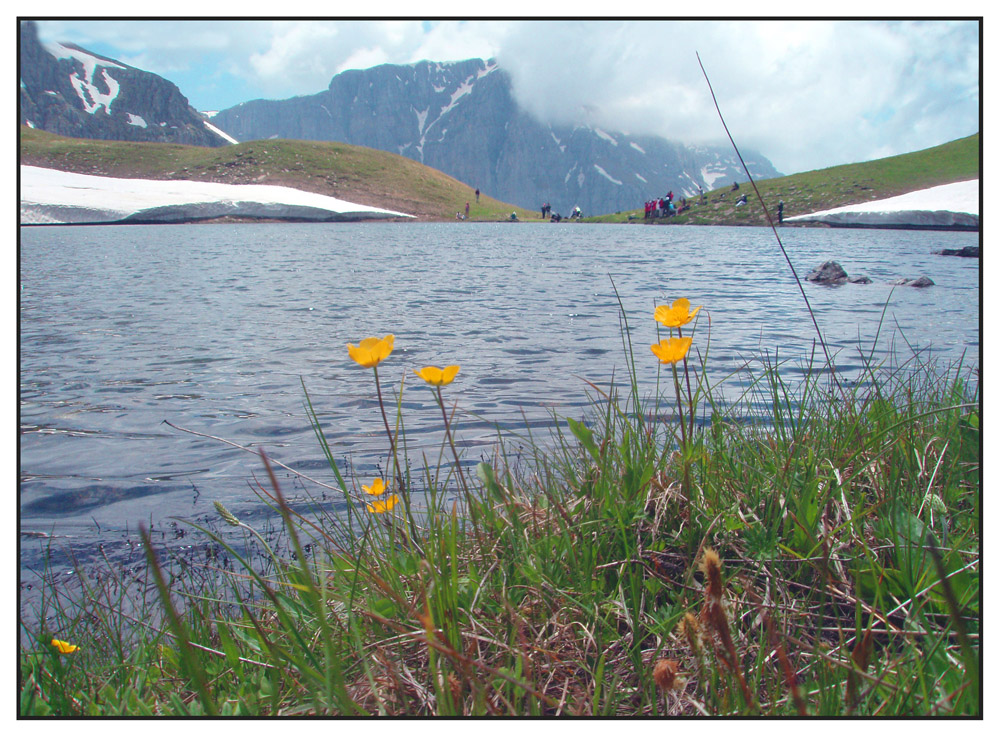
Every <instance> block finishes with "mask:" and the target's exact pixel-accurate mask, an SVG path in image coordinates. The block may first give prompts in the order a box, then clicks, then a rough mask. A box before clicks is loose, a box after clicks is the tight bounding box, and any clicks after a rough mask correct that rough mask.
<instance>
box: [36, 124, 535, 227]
mask: <svg viewBox="0 0 1000 737" xmlns="http://www.w3.org/2000/svg"><path fill="white" fill-rule="evenodd" d="M20 158H21V163H22V164H29V165H32V166H41V167H47V168H53V169H59V170H62V171H71V172H76V173H79V174H94V175H98V176H111V177H123V178H126V179H190V180H193V181H206V182H225V183H229V184H274V185H281V186H287V187H294V188H296V189H302V190H305V191H307V192H316V193H318V194H324V195H328V196H330V197H338V198H340V199H344V200H347V201H348V202H356V203H358V204H362V205H370V206H372V207H382V208H386V209H390V210H395V211H397V212H403V213H407V214H411V215H416V216H417V217H419V218H421V219H424V220H428V219H429V220H435V219H436V220H440V219H447V220H454V219H455V214H456V213H457V212H464V210H465V203H466V202H468V203H469V218H470V219H471V220H486V221H500V220H506V219H507V218H508V217H509V215H510V213H511V212H517V214H518V217H519V219H521V220H540V216H539V214H538V213H537V212H535V211H533V210H527V209H525V208H523V207H517V206H515V205H511V204H509V203H506V202H501V201H499V200H495V199H493V198H491V197H489V196H487V195H485V194H483V195H482V196H481V197H480V201H479V202H478V203H477V202H476V197H475V189H474V188H472V187H469V186H468V185H466V184H463V183H462V182H459V181H458V180H457V179H453V178H452V177H449V176H447V175H446V174H443V173H441V172H439V171H437V170H436V169H432V168H430V167H428V166H424V165H423V164H420V163H417V162H416V161H413V160H412V159H408V158H406V157H405V156H397V155H395V154H390V153H386V152H384V151H376V150H375V149H370V148H365V147H363V146H351V145H348V144H346V143H328V142H316V141H289V140H282V139H275V140H267V141H249V142H247V143H240V144H236V145H232V146H223V147H221V148H204V147H200V146H182V145H178V144H169V143H130V142H126V141H97V140H91V139H83V138H67V137H64V136H57V135H54V134H52V133H47V132H45V131H40V130H35V129H32V128H28V127H27V126H21V138H20Z"/></svg>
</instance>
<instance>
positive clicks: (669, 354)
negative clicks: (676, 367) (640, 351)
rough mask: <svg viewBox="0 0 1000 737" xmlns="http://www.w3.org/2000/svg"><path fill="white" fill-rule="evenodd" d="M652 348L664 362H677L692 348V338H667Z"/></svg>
mask: <svg viewBox="0 0 1000 737" xmlns="http://www.w3.org/2000/svg"><path fill="white" fill-rule="evenodd" d="M649 348H650V350H652V351H653V354H654V355H655V356H656V357H657V358H659V359H660V360H661V361H662V362H663V363H677V362H678V361H680V360H681V359H682V358H684V357H685V356H686V355H687V353H688V351H689V350H690V349H691V339H690V338H666V339H665V340H661V341H660V342H659V343H654V344H653V345H651V346H650V347H649Z"/></svg>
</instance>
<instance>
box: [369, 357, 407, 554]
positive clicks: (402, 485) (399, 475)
mask: <svg viewBox="0 0 1000 737" xmlns="http://www.w3.org/2000/svg"><path fill="white" fill-rule="evenodd" d="M372 371H374V372H375V391H376V392H377V393H378V406H379V409H380V410H382V422H383V423H384V424H385V434H386V435H387V436H388V437H389V449H390V450H391V451H392V460H393V463H394V464H395V469H396V484H397V486H398V487H399V493H400V494H402V496H403V504H404V505H405V508H406V517H407V519H408V520H409V523H410V535H409V538H410V541H411V542H413V541H415V539H416V535H417V525H416V522H415V521H414V519H413V512H412V511H411V509H410V495H409V493H408V492H407V489H406V482H405V480H404V478H403V471H402V468H401V467H400V465H399V454H398V453H397V452H396V438H395V436H393V434H392V430H391V429H390V428H389V417H388V416H387V415H386V413H385V402H383V401H382V385H381V383H380V382H379V380H378V366H372Z"/></svg>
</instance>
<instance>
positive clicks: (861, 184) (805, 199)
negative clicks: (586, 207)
mask: <svg viewBox="0 0 1000 737" xmlns="http://www.w3.org/2000/svg"><path fill="white" fill-rule="evenodd" d="M978 176H979V134H978V133H977V134H976V135H973V136H969V137H968V138H961V139H959V140H957V141H952V142H951V143H946V144H944V145H941V146H935V147H934V148H928V149H925V150H923V151H916V152H914V153H909V154H902V155H900V156H891V157H889V158H886V159H877V160H876V161H866V162H864V163H860V164H846V165H843V166H834V167H830V168H829V169H818V170H816V171H809V172H804V173H802V174H793V175H791V176H787V177H778V178H775V179H765V180H762V181H759V182H757V188H758V189H759V190H760V193H761V196H762V197H763V198H764V201H765V202H766V203H767V206H768V209H769V210H771V214H772V216H774V217H777V216H776V212H775V211H776V208H777V206H778V202H779V201H784V203H785V210H784V214H785V217H786V218H788V217H793V216H795V215H806V214H808V213H810V212H816V211H818V210H828V209H830V208H833V207H842V206H844V205H853V204H856V203H859V202H867V201H869V200H880V199H885V198H886V197H894V196H896V195H900V194H904V193H906V192H912V191H914V190H918V189H926V188H928V187H934V186H937V185H939V184H950V183H951V182H959V181H964V180H967V179H975V178H977V177H978ZM731 186H732V183H730V182H727V183H726V185H725V186H724V187H722V188H721V189H716V190H713V191H711V192H707V193H706V194H705V198H704V201H701V200H699V199H698V198H697V197H696V198H694V199H692V200H689V202H690V204H691V209H690V210H689V211H687V212H685V213H684V214H683V215H678V216H677V217H674V218H671V219H669V221H668V220H666V219H664V220H663V221H662V222H670V223H673V224H677V225H681V224H689V225H690V224H695V225H766V224H767V220H766V218H765V217H764V212H763V210H762V209H761V207H760V204H759V203H758V202H757V199H756V197H755V196H754V192H753V188H752V187H751V186H750V185H749V184H744V185H741V188H740V191H739V192H738V193H737V192H730V191H729V190H730V187H731ZM744 193H746V194H747V204H746V205H744V206H743V207H739V208H737V207H736V199H737V198H738V197H739V195H741V194H744ZM636 205H637V206H638V207H637V209H635V210H632V211H630V212H621V213H617V214H614V215H606V216H603V217H595V218H588V220H589V221H592V222H611V223H620V222H627V221H628V220H629V216H630V215H631V216H632V218H633V222H636V221H638V222H640V223H641V222H643V210H642V203H641V202H637V203H636Z"/></svg>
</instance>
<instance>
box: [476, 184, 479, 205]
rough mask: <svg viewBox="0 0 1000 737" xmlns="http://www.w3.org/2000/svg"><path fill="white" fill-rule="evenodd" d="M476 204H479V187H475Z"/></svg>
mask: <svg viewBox="0 0 1000 737" xmlns="http://www.w3.org/2000/svg"><path fill="white" fill-rule="evenodd" d="M476 204H477V205H478V204H479V187H476Z"/></svg>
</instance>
